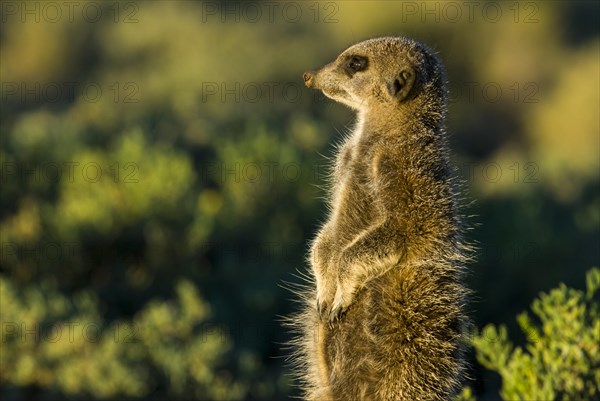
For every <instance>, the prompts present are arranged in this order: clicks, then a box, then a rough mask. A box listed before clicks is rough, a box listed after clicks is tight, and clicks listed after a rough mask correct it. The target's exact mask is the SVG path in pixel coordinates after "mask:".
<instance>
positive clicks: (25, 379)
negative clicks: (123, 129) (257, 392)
mask: <svg viewBox="0 0 600 401" xmlns="http://www.w3.org/2000/svg"><path fill="white" fill-rule="evenodd" d="M55 287H56V286H53V285H50V284H48V283H45V284H43V285H31V286H28V287H26V288H23V289H20V290H17V289H16V288H15V286H14V285H13V284H12V283H11V282H10V281H9V280H5V279H1V280H0V291H1V292H0V295H1V302H2V308H3V311H2V319H3V325H4V326H3V333H2V345H3V352H2V354H1V356H0V361H1V365H0V374H1V375H2V378H3V380H4V381H5V382H6V383H10V384H11V385H12V386H20V387H28V388H29V389H30V390H29V392H28V394H27V396H28V397H30V398H37V397H40V398H46V397H48V396H50V397H59V396H60V395H68V394H78V395H80V396H84V397H92V396H93V397H95V398H115V399H116V398H117V397H130V398H132V397H141V396H145V395H148V394H152V393H157V392H162V391H166V392H168V393H169V394H172V396H173V397H174V398H177V399H186V398H188V397H190V396H191V397H198V398H201V397H207V398H208V399H213V400H231V399H239V397H240V395H241V394H243V392H244V386H243V385H242V384H241V383H236V382H234V381H233V380H232V378H231V377H230V376H229V375H228V374H227V372H226V371H220V368H222V366H220V365H222V363H223V356H224V353H225V352H226V351H227V350H228V349H229V348H230V346H231V342H230V338H229V337H228V336H227V335H226V333H225V332H219V331H217V330H209V327H208V326H203V324H204V322H205V321H206V319H207V318H208V315H209V308H208V305H207V304H206V302H205V301H204V300H202V299H201V298H200V297H199V295H198V292H197V290H196V288H195V287H194V285H193V284H191V283H190V282H187V281H181V282H179V283H178V285H177V289H176V292H177V297H176V299H175V300H173V301H169V302H156V301H154V302H150V303H149V304H148V305H146V306H145V307H144V308H143V309H142V310H140V311H139V312H138V313H137V314H136V316H135V317H134V318H133V319H132V320H115V321H112V322H106V321H104V320H103V318H102V316H101V315H102V314H101V313H100V312H99V311H98V300H97V299H96V298H95V297H94V296H93V294H90V293H87V292H81V293H77V294H75V295H74V296H73V298H72V299H67V298H65V297H64V296H62V295H61V294H60V293H58V291H57V290H56V288H55ZM42 389H44V390H43V391H44V392H48V393H49V394H43V395H41V394H40V392H41V391H42ZM13 391H15V390H14V389H11V386H9V387H8V388H7V391H6V392H7V394H8V395H9V396H10V395H11V393H12V392H13Z"/></svg>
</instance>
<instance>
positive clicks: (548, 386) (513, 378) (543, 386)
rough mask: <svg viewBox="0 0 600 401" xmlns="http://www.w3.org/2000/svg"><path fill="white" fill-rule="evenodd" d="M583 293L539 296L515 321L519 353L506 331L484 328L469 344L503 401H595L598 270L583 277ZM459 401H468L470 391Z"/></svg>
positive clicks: (599, 388) (599, 392) (599, 367)
mask: <svg viewBox="0 0 600 401" xmlns="http://www.w3.org/2000/svg"><path fill="white" fill-rule="evenodd" d="M586 279H587V280H586V281H587V291H586V292H584V291H579V290H575V289H573V288H569V287H567V286H566V285H564V284H561V285H560V286H559V287H558V288H555V289H553V290H551V291H550V292H548V293H542V294H541V295H540V296H539V297H538V298H537V299H536V300H534V301H533V304H532V305H531V310H532V311H533V313H534V314H535V316H536V317H537V318H538V319H539V324H536V323H534V322H533V320H532V318H531V317H530V315H529V314H528V313H527V312H523V313H521V314H519V315H518V317H517V321H518V322H519V326H520V327H521V330H522V331H523V333H524V335H525V337H526V340H527V344H526V346H525V350H523V348H521V347H519V346H517V347H514V346H513V344H512V343H511V342H510V341H509V340H508V335H507V329H506V326H504V325H501V326H499V327H496V326H495V325H488V326H486V327H484V328H483V330H482V332H481V334H478V335H475V336H474V337H473V339H472V343H473V346H474V347H475V350H476V353H477V360H478V361H479V362H480V363H481V364H482V365H483V366H485V367H486V368H487V369H491V370H493V371H495V372H498V373H499V374H500V376H501V377H502V389H501V391H500V394H501V395H502V399H503V400H511V401H512V400H523V401H527V400H556V401H591V400H599V399H600V347H599V346H598V344H600V302H598V292H599V291H598V290H600V269H598V268H594V269H591V270H590V271H589V272H588V273H587V277H586ZM462 397H463V398H462V399H463V400H474V397H473V396H472V393H471V390H470V388H467V389H466V390H465V391H464V392H463V394H462Z"/></svg>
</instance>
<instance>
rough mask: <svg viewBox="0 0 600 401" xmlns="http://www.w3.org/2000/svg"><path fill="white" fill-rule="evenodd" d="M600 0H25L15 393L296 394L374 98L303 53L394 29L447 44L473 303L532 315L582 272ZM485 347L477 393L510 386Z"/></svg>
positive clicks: (16, 92) (597, 212)
mask: <svg viewBox="0 0 600 401" xmlns="http://www.w3.org/2000/svg"><path fill="white" fill-rule="evenodd" d="M467 3H468V4H467ZM598 4H599V3H598V2H577V1H573V2H568V1H551V2H507V3H495V2H486V1H476V2H452V1H451V2H404V1H393V2H392V1H380V2H377V1H374V2H373V1H372V2H367V1H347V2H279V1H271V2H250V3H248V2H240V3H238V2H233V1H228V2H218V1H207V2H192V1H152V2H149V1H148V2H110V1H109V2H97V1H96V2H94V1H92V2H86V1H77V2H52V1H50V2H42V1H3V2H2V3H1V10H0V11H1V14H0V18H1V26H0V74H1V86H2V87H1V89H2V91H1V96H2V99H1V114H0V116H1V122H0V133H1V139H0V144H1V150H0V167H1V170H0V173H1V176H0V188H1V189H0V235H1V254H0V266H1V273H0V296H1V298H0V300H1V304H0V317H1V321H2V333H1V335H2V342H1V343H0V346H1V353H0V362H1V365H0V386H1V389H0V397H1V398H2V399H3V400H32V399H37V400H55V399H57V400H59V399H85V398H97V399H132V400H153V399H173V400H175V399H192V398H193V399H198V400H282V399H289V398H291V397H292V396H293V395H297V394H298V392H297V390H296V389H295V388H294V385H295V383H294V381H293V379H292V378H291V377H290V375H289V374H290V369H289V367H288V366H286V362H285V358H286V356H288V354H289V351H287V350H286V349H285V343H286V342H287V341H288V340H289V339H290V334H289V333H288V331H287V329H285V328H283V327H282V325H281V322H280V320H281V316H287V315H289V314H290V313H292V312H293V311H295V310H297V308H298V304H297V303H295V302H294V299H295V298H296V297H295V295H294V294H293V293H292V292H290V291H289V290H288V289H286V286H289V285H288V284H285V283H286V282H291V283H301V282H302V281H303V280H302V279H301V278H300V277H298V276H299V275H301V274H303V272H305V271H306V269H307V265H306V263H305V261H304V258H305V256H306V251H307V244H308V242H309V241H310V239H311V238H313V236H314V234H315V231H316V229H317V228H318V227H319V224H320V223H321V222H322V220H323V218H324V215H325V208H324V205H323V199H322V197H323V195H324V191H323V190H322V188H321V187H322V186H323V185H324V183H325V174H326V166H327V165H328V163H329V159H328V158H329V157H330V156H331V155H332V154H333V151H334V145H335V143H336V141H339V140H340V138H341V135H342V134H343V132H344V131H345V130H347V129H348V127H349V126H351V124H352V121H353V115H352V113H351V111H350V110H348V109H346V108H345V107H344V106H342V105H339V104H334V103H332V102H331V101H329V100H327V99H325V98H324V97H323V96H322V95H321V94H319V93H317V92H316V91H309V90H308V89H305V88H304V86H303V81H302V73H303V72H304V71H306V70H309V69H314V68H317V67H320V66H322V65H324V64H325V63H327V62H329V61H331V60H333V59H334V58H335V57H336V56H337V55H338V54H339V53H340V52H341V51H342V50H344V49H345V48H346V47H348V46H350V45H351V44H353V43H355V42H358V41H361V40H364V39H367V38H371V37H376V36H382V35H406V36H410V37H412V38H415V39H417V40H420V41H423V42H425V43H427V44H428V45H429V46H430V47H432V48H433V49H435V50H436V51H437V52H438V53H439V55H440V57H441V58H442V60H443V61H444V62H445V64H446V66H447V70H448V78H449V82H450V85H449V89H450V113H449V122H448V124H449V132H450V135H451V144H452V148H453V154H454V156H455V162H456V165H457V166H458V170H459V172H460V175H461V176H462V177H463V178H464V180H465V181H466V183H467V185H466V187H467V193H466V194H465V197H466V201H465V203H466V204H467V213H468V214H469V215H471V217H470V218H469V223H470V225H471V226H472V227H473V228H472V230H470V231H469V233H468V236H469V238H471V240H472V241H474V242H476V244H477V246H478V252H477V259H476V261H475V262H474V263H472V264H471V265H470V275H469V277H468V280H469V286H470V287H471V288H472V289H473V290H474V292H475V295H474V299H473V302H472V303H471V315H472V317H473V320H474V324H475V325H476V326H477V327H482V326H484V325H485V324H487V323H496V324H497V323H505V324H507V325H508V327H509V330H510V329H511V328H514V327H516V322H515V316H516V315H517V314H518V313H519V312H521V311H523V310H525V309H527V308H528V306H529V304H530V302H531V300H532V299H533V298H534V297H536V296H537V294H538V293H539V292H540V291H547V290H549V289H550V288H553V287H555V286H556V285H557V284H558V283H559V282H564V283H566V284H567V285H569V286H572V287H575V288H583V287H584V280H585V278H584V272H585V271H586V270H588V269H589V268H590V267H592V266H594V265H598V264H599V260H600V251H599V245H598V244H599V243H600V238H599V237H600V229H599V227H600V192H599V178H600V177H599V171H600V139H599V138H600V129H599V120H600V119H599V114H598V110H599V109H600V96H599V88H600V82H599V77H600V70H599V37H600V36H599V30H598V27H599V26H600V24H599V23H598V22H599V6H598ZM513 332H514V330H513ZM514 341H516V342H517V343H518V342H519V341H522V339H519V338H514ZM470 359H472V364H473V366H472V369H471V376H472V381H471V382H470V384H471V386H472V387H473V389H474V392H475V394H476V395H477V396H478V398H479V399H482V400H497V399H499V398H497V394H498V388H499V386H500V379H499V377H498V376H497V375H495V374H493V373H490V372H489V371H486V370H485V369H483V368H482V367H481V366H479V365H478V364H477V362H476V361H475V359H474V357H473V356H470Z"/></svg>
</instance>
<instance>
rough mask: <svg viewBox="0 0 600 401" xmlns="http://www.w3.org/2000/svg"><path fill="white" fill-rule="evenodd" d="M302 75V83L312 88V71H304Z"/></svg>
mask: <svg viewBox="0 0 600 401" xmlns="http://www.w3.org/2000/svg"><path fill="white" fill-rule="evenodd" d="M302 77H304V85H306V87H307V88H312V86H313V77H314V73H313V72H312V71H311V72H305V73H304V75H302Z"/></svg>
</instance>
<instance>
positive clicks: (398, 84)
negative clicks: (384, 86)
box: [388, 67, 415, 102]
mask: <svg viewBox="0 0 600 401" xmlns="http://www.w3.org/2000/svg"><path fill="white" fill-rule="evenodd" d="M414 83H415V71H414V70H413V69H412V68H410V67H404V68H403V69H402V70H401V71H400V72H399V73H398V75H396V76H395V77H394V79H393V80H392V82H391V83H388V92H389V93H390V95H391V96H393V97H395V98H396V99H398V100H399V101H401V102H402V101H403V100H405V99H406V97H407V96H408V94H409V93H410V90H411V89H412V87H413V85H414Z"/></svg>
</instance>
